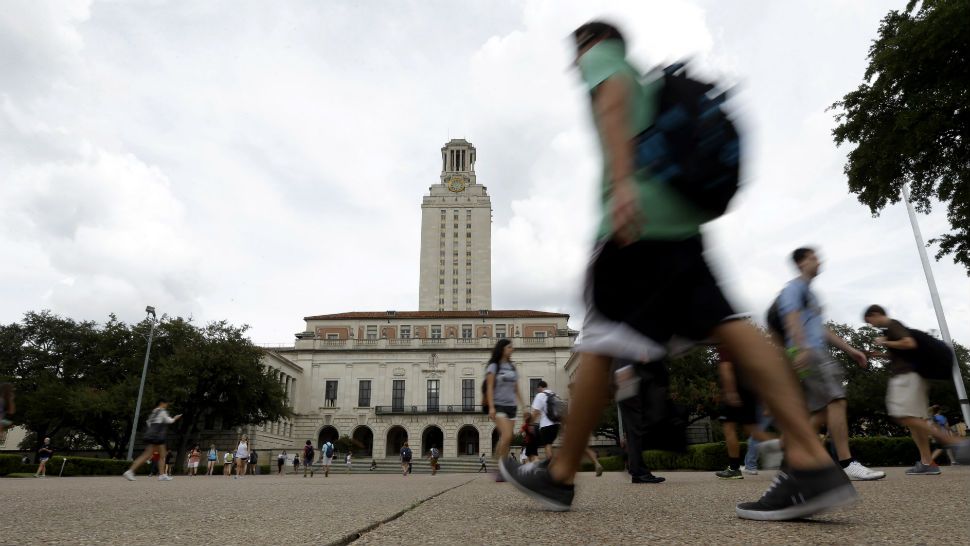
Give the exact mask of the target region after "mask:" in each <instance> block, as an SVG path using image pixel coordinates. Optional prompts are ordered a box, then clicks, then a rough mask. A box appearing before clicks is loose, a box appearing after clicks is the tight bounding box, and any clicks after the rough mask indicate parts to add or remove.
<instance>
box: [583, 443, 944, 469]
mask: <svg viewBox="0 0 970 546" xmlns="http://www.w3.org/2000/svg"><path fill="white" fill-rule="evenodd" d="M849 449H850V450H851V451H852V455H853V456H854V457H855V458H856V459H858V460H859V462H861V463H862V464H864V465H866V466H910V465H912V464H913V463H914V462H915V461H916V460H918V459H919V451H918V450H917V449H916V444H914V443H913V440H912V439H911V438H909V437H886V436H872V437H868V436H865V437H858V438H849ZM746 451H747V443H746V442H741V457H744V454H745V452H746ZM599 461H600V464H601V465H603V469H604V470H606V471H607V472H614V471H623V470H625V467H624V464H623V459H622V457H618V456H616V457H601V458H600V460H599ZM643 462H644V463H645V464H646V465H647V468H649V469H651V470H709V471H712V470H721V469H723V468H725V467H727V465H728V457H727V447H726V445H725V444H724V442H715V443H710V444H694V445H691V446H688V448H687V452H686V453H673V452H669V451H644V452H643ZM939 462H944V461H943V460H942V458H941V460H940V461H939ZM582 469H583V470H585V471H589V470H593V463H592V462H584V463H583V467H582Z"/></svg>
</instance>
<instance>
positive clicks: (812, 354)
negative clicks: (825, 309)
mask: <svg viewBox="0 0 970 546" xmlns="http://www.w3.org/2000/svg"><path fill="white" fill-rule="evenodd" d="M792 261H793V262H795V266H796V267H797V268H798V271H799V275H798V276H797V277H795V278H794V279H792V280H791V281H789V282H788V284H787V285H785V288H783V289H782V291H781V295H779V296H778V316H779V317H780V318H781V320H782V321H783V324H784V329H785V332H784V333H785V347H786V348H787V352H788V355H789V357H791V358H792V361H793V365H794V366H795V370H796V371H797V372H798V373H799V375H800V376H801V377H802V385H803V386H804V388H805V396H806V398H807V401H808V410H809V412H811V413H812V422H813V424H814V425H815V428H816V430H819V429H821V427H822V426H823V425H824V426H826V428H828V431H829V435H830V436H831V437H832V442H833V443H834V444H835V451H836V453H837V455H838V458H839V464H840V465H841V466H842V468H843V469H844V470H845V473H846V475H847V476H848V477H849V479H852V480H879V479H882V478H885V477H886V473H885V472H882V471H880V470H871V469H869V468H866V467H865V466H863V465H862V463H860V462H859V461H857V460H855V458H853V457H852V453H851V452H850V451H849V425H848V421H847V418H846V392H845V370H843V369H842V366H841V364H839V363H837V362H836V361H834V360H833V359H832V357H831V354H830V353H829V345H834V346H835V347H837V348H839V349H841V350H842V351H844V352H845V353H846V354H848V355H849V356H850V357H852V359H853V360H855V361H856V362H857V363H858V364H859V366H861V367H863V368H865V367H866V366H867V365H868V362H867V360H866V355H864V354H863V353H862V352H861V351H859V350H858V349H856V348H854V347H852V346H850V345H849V344H848V343H846V341H845V340H844V339H842V338H841V337H839V336H837V335H836V334H835V332H833V331H832V330H831V329H829V328H828V327H827V326H825V323H824V321H823V319H822V308H821V306H820V305H819V303H818V299H817V298H816V297H815V293H814V292H812V290H811V283H812V281H813V280H814V279H815V277H817V276H818V274H819V270H820V268H821V261H820V260H819V258H818V254H817V253H816V252H815V250H814V249H811V248H806V247H803V248H797V249H795V251H794V252H792Z"/></svg>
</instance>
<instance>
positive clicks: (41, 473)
mask: <svg viewBox="0 0 970 546" xmlns="http://www.w3.org/2000/svg"><path fill="white" fill-rule="evenodd" d="M53 456H54V448H53V447H51V439H50V438H44V443H43V444H41V446H40V449H38V450H37V460H38V461H39V462H40V464H39V465H38V466H37V472H35V473H34V477H35V478H46V477H47V461H48V460H50V458H51V457H53Z"/></svg>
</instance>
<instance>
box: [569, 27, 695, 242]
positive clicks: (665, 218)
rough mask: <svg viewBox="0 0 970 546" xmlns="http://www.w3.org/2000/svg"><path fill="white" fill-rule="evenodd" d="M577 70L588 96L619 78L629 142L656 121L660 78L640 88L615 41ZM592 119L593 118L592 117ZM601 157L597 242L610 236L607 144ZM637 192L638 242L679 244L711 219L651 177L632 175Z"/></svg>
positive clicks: (605, 44)
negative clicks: (625, 94)
mask: <svg viewBox="0 0 970 546" xmlns="http://www.w3.org/2000/svg"><path fill="white" fill-rule="evenodd" d="M579 70H580V73H581V74H582V77H583V81H584V82H585V83H586V85H587V86H588V87H589V90H590V93H592V92H593V90H595V89H596V87H597V86H598V85H600V84H601V83H603V82H604V81H606V80H607V79H609V78H612V77H618V78H622V79H623V80H624V81H625V82H626V83H627V84H628V85H629V89H630V104H629V108H630V125H629V127H630V138H631V139H632V138H634V137H635V136H636V135H638V134H640V133H641V132H643V130H644V129H646V128H647V127H649V126H650V125H651V124H652V123H653V119H654V116H656V104H657V101H656V94H657V93H658V92H659V91H660V86H661V85H663V80H662V79H660V78H656V79H653V80H652V81H648V82H642V81H641V76H640V73H639V72H638V71H637V70H636V69H635V68H633V66H631V65H630V63H629V62H627V60H626V51H625V50H624V47H623V44H622V43H621V42H619V41H617V40H603V41H602V42H600V43H598V44H596V45H594V46H593V47H592V48H590V50H589V51H587V52H586V53H585V54H584V55H583V56H582V57H580V59H579ZM594 117H595V113H594ZM600 147H601V149H602V152H603V180H602V192H601V199H600V222H599V228H598V230H597V233H596V237H597V239H599V240H604V239H609V238H610V236H611V235H612V233H613V227H612V224H611V218H610V193H609V188H610V179H611V174H610V161H609V157H608V152H607V149H606V143H605V142H603V140H602V138H601V139H600ZM634 178H635V179H636V181H637V188H638V189H639V192H640V199H639V201H640V212H641V215H642V216H643V225H642V226H641V228H640V238H641V239H665V240H679V239H687V238H690V237H693V236H695V235H697V234H699V233H700V226H701V224H703V223H704V222H707V221H709V220H712V219H713V216H712V215H710V214H708V213H706V212H704V211H702V210H700V209H698V208H697V207H696V206H694V205H693V204H692V203H691V202H690V201H688V200H687V199H686V198H685V197H683V196H681V195H680V194H679V193H677V191H676V190H674V189H673V188H671V187H669V186H668V185H667V184H665V183H664V182H663V181H660V180H657V179H655V178H653V177H651V176H650V173H649V172H647V171H646V170H645V169H640V170H638V171H637V172H636V173H635V174H634Z"/></svg>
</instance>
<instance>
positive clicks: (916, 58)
mask: <svg viewBox="0 0 970 546" xmlns="http://www.w3.org/2000/svg"><path fill="white" fill-rule="evenodd" d="M917 5H918V7H917ZM967 21H970V2H966V1H965V0H923V1H922V2H916V0H911V1H910V2H909V3H908V4H907V6H906V9H905V10H904V11H891V12H889V14H888V15H886V17H885V18H883V20H882V23H881V24H880V26H879V35H878V37H877V38H876V39H875V40H874V41H873V43H872V46H871V47H870V48H869V55H868V58H869V66H868V68H867V69H866V72H865V76H864V79H865V81H864V82H863V83H862V84H861V85H860V86H859V87H858V88H857V89H856V90H855V91H852V92H850V93H848V94H847V95H845V96H844V97H843V98H842V100H840V101H838V102H836V103H835V104H833V105H832V107H833V108H834V109H835V110H836V111H837V114H836V121H837V122H838V126H837V127H836V128H835V129H834V130H833V131H832V134H833V136H834V138H835V142H836V143H837V144H839V145H841V144H844V143H846V142H850V143H852V144H855V145H856V147H855V149H853V150H852V151H851V152H849V156H848V162H847V163H846V165H845V174H846V175H847V176H848V184H849V190H850V191H851V192H852V193H854V194H856V195H857V196H858V199H859V201H860V202H861V203H863V204H864V205H866V206H868V207H869V209H870V211H871V212H872V213H873V214H874V215H875V214H878V213H879V211H881V210H882V209H883V208H884V207H885V206H886V205H887V204H889V203H897V202H899V200H900V199H901V192H902V188H903V184H909V186H910V190H911V198H912V201H913V204H914V205H915V206H916V208H917V210H919V211H920V212H929V211H930V209H931V204H932V202H933V200H939V201H940V202H942V203H944V204H945V206H946V207H947V217H948V220H949V222H950V228H951V232H950V233H944V234H940V235H939V236H937V237H934V238H931V239H930V243H931V244H934V243H935V244H938V245H939V248H938V251H937V254H936V259H937V260H939V259H940V258H942V257H943V256H945V255H948V254H952V255H953V258H954V261H955V262H957V263H959V264H961V265H963V266H964V267H965V268H966V269H967V272H968V274H970V108H968V106H970V70H967V66H970V25H968V24H967Z"/></svg>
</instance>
